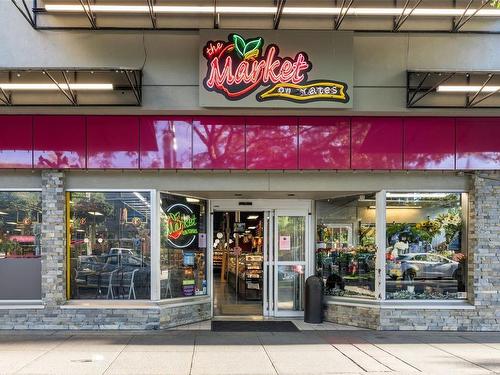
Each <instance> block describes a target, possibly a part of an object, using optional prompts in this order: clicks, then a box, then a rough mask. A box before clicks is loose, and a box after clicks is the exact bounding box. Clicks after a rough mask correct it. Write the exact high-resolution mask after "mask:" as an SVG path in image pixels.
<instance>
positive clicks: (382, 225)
mask: <svg viewBox="0 0 500 375" xmlns="http://www.w3.org/2000/svg"><path fill="white" fill-rule="evenodd" d="M389 192H390V193H455V194H461V202H460V203H461V211H462V217H463V230H462V241H463V244H465V245H463V246H465V247H464V248H463V250H464V254H465V255H466V256H467V258H468V257H469V256H470V254H471V252H470V249H469V241H468V239H469V238H468V236H469V214H470V211H469V197H470V191H467V190H463V189H445V188H440V189H411V188H408V189H383V190H379V191H377V192H376V193H375V201H376V202H375V216H376V217H375V228H376V229H375V238H376V240H375V243H376V246H377V265H376V270H375V299H372V300H364V299H361V298H356V297H352V296H348V297H345V296H324V298H325V303H326V304H329V303H333V304H342V303H344V304H352V305H363V306H373V307H380V308H392V307H396V308H407V307H409V306H412V307H421V308H425V307H429V308H441V307H444V308H451V309H455V308H456V309H463V308H467V307H470V306H471V303H470V298H471V294H472V293H471V292H472V291H470V290H467V291H466V293H467V297H466V298H465V299H456V300H444V299H436V300H432V299H427V300H425V299H423V300H387V299H386V279H385V269H386V259H385V253H386V227H387V212H386V208H387V193H389ZM361 193H363V192H361ZM316 201H317V200H315V205H314V207H315V210H314V211H315V215H314V224H315V225H314V228H316V226H317V211H316ZM467 284H468V283H467Z"/></svg>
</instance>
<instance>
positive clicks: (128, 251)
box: [108, 247, 134, 256]
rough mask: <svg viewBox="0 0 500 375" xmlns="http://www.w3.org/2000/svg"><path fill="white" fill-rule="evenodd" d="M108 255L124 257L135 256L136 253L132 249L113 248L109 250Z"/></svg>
mask: <svg viewBox="0 0 500 375" xmlns="http://www.w3.org/2000/svg"><path fill="white" fill-rule="evenodd" d="M108 255H122V256H128V255H134V252H133V251H132V249H126V248H124V247H112V248H111V249H109V252H108Z"/></svg>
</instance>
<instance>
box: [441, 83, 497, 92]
mask: <svg viewBox="0 0 500 375" xmlns="http://www.w3.org/2000/svg"><path fill="white" fill-rule="evenodd" d="M436 91H437V92H449V93H453V92H461V93H463V92H479V91H480V92H484V93H492V92H498V91H500V86H484V87H482V86H451V85H441V86H439V87H438V88H437V90H436Z"/></svg>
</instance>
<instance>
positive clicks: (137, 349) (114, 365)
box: [0, 326, 500, 375]
mask: <svg viewBox="0 0 500 375" xmlns="http://www.w3.org/2000/svg"><path fill="white" fill-rule="evenodd" d="M326 327H329V326H326ZM198 328H199V329H184V330H168V331H151V332H68V331H62V332H61V331H42V332H40V331H0V374H134V375H135V374H168V375H174V374H193V375H201V374H214V375H224V374H251V375H257V374H283V375H284V374H312V375H321V374H365V373H370V374H418V373H419V374H495V373H499V374H500V332H497V333H463V332H459V333H446V332H380V331H370V330H354V329H353V330H350V329H349V328H348V327H343V329H335V330H331V329H330V330H329V329H321V326H318V327H317V329H310V330H302V331H299V332H291V333H289V332H287V333H272V332H263V333H227V332H224V333H221V332H211V331H209V330H206V329H200V327H199V326H198Z"/></svg>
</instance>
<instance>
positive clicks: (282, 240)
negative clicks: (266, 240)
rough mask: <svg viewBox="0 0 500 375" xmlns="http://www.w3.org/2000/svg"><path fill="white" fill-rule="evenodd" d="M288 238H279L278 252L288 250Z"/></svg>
mask: <svg viewBox="0 0 500 375" xmlns="http://www.w3.org/2000/svg"><path fill="white" fill-rule="evenodd" d="M290 249H291V246H290V236H280V250H290Z"/></svg>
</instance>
